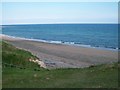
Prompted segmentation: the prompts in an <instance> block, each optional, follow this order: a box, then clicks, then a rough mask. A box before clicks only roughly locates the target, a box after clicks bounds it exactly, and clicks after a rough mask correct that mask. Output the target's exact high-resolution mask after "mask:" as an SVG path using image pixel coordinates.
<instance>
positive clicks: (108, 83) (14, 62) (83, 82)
mask: <svg viewBox="0 0 120 90" xmlns="http://www.w3.org/2000/svg"><path fill="white" fill-rule="evenodd" d="M30 58H32V59H38V58H37V57H36V56H34V55H32V54H31V53H30V52H28V51H25V50H22V49H18V48H16V47H14V46H12V45H10V44H9V43H8V42H5V41H3V42H2V67H3V68H2V75H3V77H2V79H3V80H2V87H3V88H117V87H118V67H120V64H119V63H111V64H103V65H98V66H91V67H88V68H76V69H73V68H67V69H52V70H49V69H44V68H41V67H40V66H39V65H38V64H36V63H33V62H30V61H29V59H30Z"/></svg>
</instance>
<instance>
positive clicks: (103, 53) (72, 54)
mask: <svg viewBox="0 0 120 90" xmlns="http://www.w3.org/2000/svg"><path fill="white" fill-rule="evenodd" d="M0 37H1V38H2V39H3V40H5V41H7V42H9V43H10V44H12V45H14V46H15V47H17V48H21V49H24V50H27V51H30V52H31V53H32V54H33V55H35V56H37V57H38V58H39V59H40V60H42V61H43V62H44V63H45V65H46V67H47V68H84V67H89V66H93V65H99V64H106V63H112V62H117V61H118V52H117V51H112V50H103V49H97V48H88V47H82V46H72V45H63V44H54V43H46V42H40V41H32V40H27V39H22V38H13V37H10V36H7V35H1V36H0Z"/></svg>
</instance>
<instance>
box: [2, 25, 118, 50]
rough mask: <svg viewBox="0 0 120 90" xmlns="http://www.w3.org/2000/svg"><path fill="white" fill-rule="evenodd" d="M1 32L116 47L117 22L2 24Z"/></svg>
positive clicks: (97, 46) (32, 37) (27, 37)
mask: <svg viewBox="0 0 120 90" xmlns="http://www.w3.org/2000/svg"><path fill="white" fill-rule="evenodd" d="M2 34H5V35H9V36H11V37H19V38H24V39H28V40H34V41H41V42H47V43H56V44H67V45H75V46H84V47H93V48H104V49H113V50H114V49H115V50H116V49H118V24H24V25H23V24H22V25H2Z"/></svg>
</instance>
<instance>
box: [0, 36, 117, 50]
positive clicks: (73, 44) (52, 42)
mask: <svg viewBox="0 0 120 90" xmlns="http://www.w3.org/2000/svg"><path fill="white" fill-rule="evenodd" d="M3 36H7V37H9V38H14V39H20V40H29V41H36V42H41V43H50V44H60V45H69V46H75V47H85V48H95V49H99V50H110V51H118V50H119V49H118V48H108V47H100V46H91V45H85V44H75V43H74V42H62V41H51V40H42V39H32V38H31V39H30V38H24V37H16V36H9V35H6V34H0V37H3Z"/></svg>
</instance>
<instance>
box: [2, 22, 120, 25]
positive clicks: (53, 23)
mask: <svg viewBox="0 0 120 90" xmlns="http://www.w3.org/2000/svg"><path fill="white" fill-rule="evenodd" d="M36 24H119V23H110V22H109V23H16V24H0V25H36Z"/></svg>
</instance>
